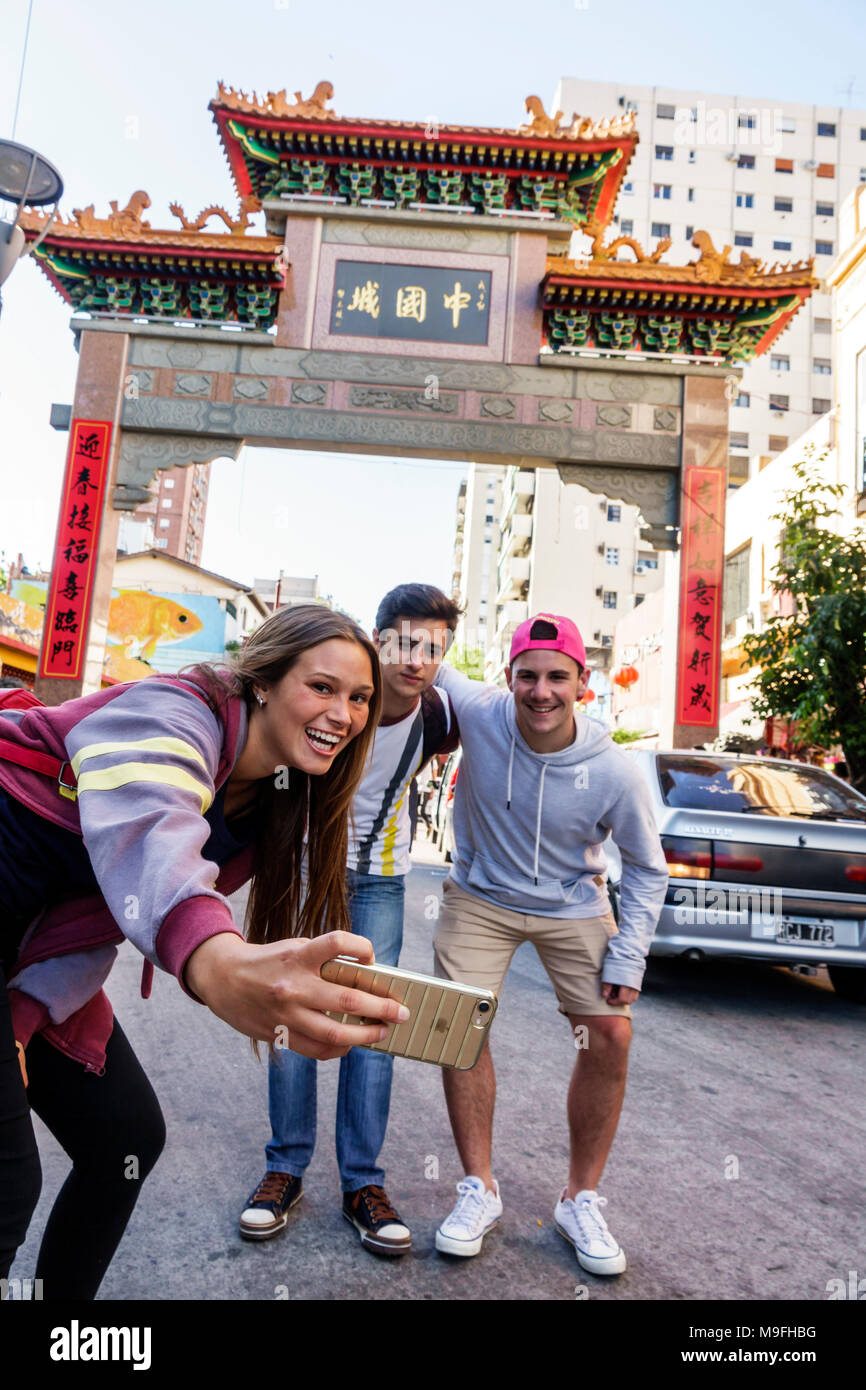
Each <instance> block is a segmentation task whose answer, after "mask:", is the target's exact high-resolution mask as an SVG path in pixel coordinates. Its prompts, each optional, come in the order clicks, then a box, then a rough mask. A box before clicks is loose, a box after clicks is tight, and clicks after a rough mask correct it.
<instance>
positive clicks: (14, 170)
mask: <svg viewBox="0 0 866 1390" xmlns="http://www.w3.org/2000/svg"><path fill="white" fill-rule="evenodd" d="M62 193H63V180H62V179H61V177H60V175H59V174H58V172H57V170H56V169H55V168H54V165H53V164H49V163H48V160H47V159H43V157H42V155H41V154H37V153H36V151H35V150H31V149H28V147H27V146H26V145H16V144H15V142H14V141H13V140H0V200H2V201H3V202H4V203H17V204H18V206H17V208H16V209H15V215H14V217H13V218H12V221H11V222H8V221H6V219H5V218H0V285H2V284H3V283H4V281H5V280H6V279H8V277H9V276H10V275H11V273H12V268H13V266H14V265H15V262H16V261H17V260H18V258H19V256H21V255H23V254H24V251H25V247H26V237H25V236H24V232H23V230H22V229H21V227H20V226H19V225H18V219H19V217H20V216H21V212H22V209H23V208H24V207H25V205H27V206H29V207H44V206H45V204H46V203H53V204H54V208H53V210H52V212H51V215H50V216H49V218H48V220H47V221H46V223H45V226H44V227H43V228H42V231H41V233H40V235H39V237H38V239H37V240H36V241H35V242H34V243H33V245H32V246H31V248H30V249H31V251H35V249H36V247H37V246H38V245H39V243H40V242H41V241H42V238H43V237H44V236H45V235H46V233H47V231H48V229H49V227H50V226H51V224H52V222H53V221H54V218H55V217H56V215H57V205H58V203H59V202H60V197H61V195H62Z"/></svg>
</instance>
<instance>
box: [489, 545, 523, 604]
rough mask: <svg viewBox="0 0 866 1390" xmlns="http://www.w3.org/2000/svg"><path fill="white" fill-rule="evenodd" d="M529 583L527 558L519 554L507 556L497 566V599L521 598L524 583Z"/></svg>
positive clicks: (501, 601)
mask: <svg viewBox="0 0 866 1390" xmlns="http://www.w3.org/2000/svg"><path fill="white" fill-rule="evenodd" d="M528 583H529V560H528V559H526V558H524V557H522V556H519V555H511V556H508V557H507V558H506V559H505V560H504V561H503V563H502V564H501V565H500V566H499V592H498V594H497V596H496V597H497V601H498V602H499V603H503V602H504V601H505V600H506V599H512V598H521V597H522V594H523V586H524V584H528Z"/></svg>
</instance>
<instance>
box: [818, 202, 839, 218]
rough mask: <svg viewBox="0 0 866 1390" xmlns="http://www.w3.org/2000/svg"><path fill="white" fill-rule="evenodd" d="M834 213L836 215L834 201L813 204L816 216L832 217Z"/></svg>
mask: <svg viewBox="0 0 866 1390" xmlns="http://www.w3.org/2000/svg"><path fill="white" fill-rule="evenodd" d="M835 215H836V204H835V203H816V204H815V216H816V217H834V216H835Z"/></svg>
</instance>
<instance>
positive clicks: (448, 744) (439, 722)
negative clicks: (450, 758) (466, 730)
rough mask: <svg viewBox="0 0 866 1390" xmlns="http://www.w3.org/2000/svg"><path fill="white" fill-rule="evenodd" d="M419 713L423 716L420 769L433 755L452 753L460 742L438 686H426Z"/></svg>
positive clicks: (456, 729)
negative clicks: (422, 743)
mask: <svg viewBox="0 0 866 1390" xmlns="http://www.w3.org/2000/svg"><path fill="white" fill-rule="evenodd" d="M446 702H447V703H446ZM421 712H422V714H423V716H424V745H423V750H422V753H421V764H420V767H423V766H424V764H425V763H427V762H429V761H430V759H431V758H432V757H433V755H434V753H445V752H447V753H450V752H452V751H453V749H455V748H456V747H457V745H458V743H459V741H460V733H459V730H458V728H457V721H456V720H455V718H454V709H453V707H452V705H451V703H450V701H448V696H447V695H446V694H445V692H444V691H442V690H440V689H439V688H438V686H435V685H431V686H428V687H427V689H426V690H425V691H424V693H423V695H422V696H421ZM420 767H419V769H418V770H419V771H420Z"/></svg>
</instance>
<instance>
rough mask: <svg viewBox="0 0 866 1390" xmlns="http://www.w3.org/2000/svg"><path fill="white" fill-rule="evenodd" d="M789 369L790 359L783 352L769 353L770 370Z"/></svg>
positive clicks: (787, 370)
mask: <svg viewBox="0 0 866 1390" xmlns="http://www.w3.org/2000/svg"><path fill="white" fill-rule="evenodd" d="M790 370H791V359H790V357H786V356H785V355H784V353H780V352H774V353H771V355H770V371H772V372H789V371H790Z"/></svg>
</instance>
